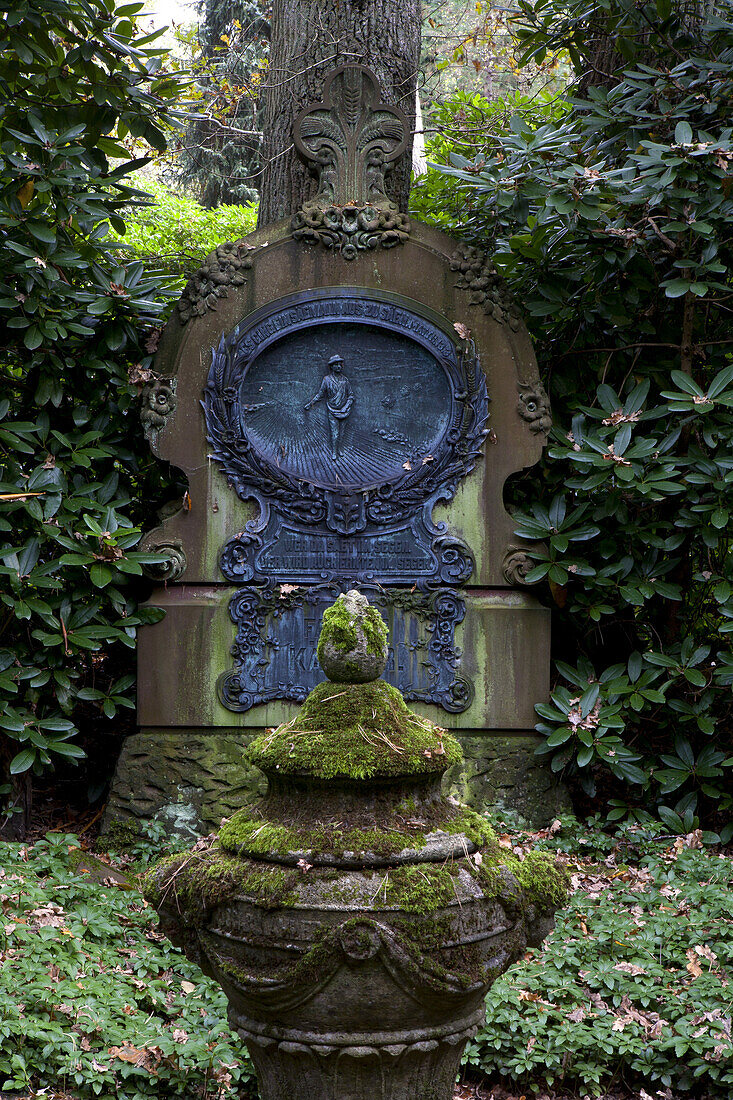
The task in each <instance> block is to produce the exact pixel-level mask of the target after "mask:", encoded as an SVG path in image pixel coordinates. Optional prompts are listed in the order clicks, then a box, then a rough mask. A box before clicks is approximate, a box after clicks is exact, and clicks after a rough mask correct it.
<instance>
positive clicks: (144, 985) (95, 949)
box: [0, 834, 255, 1100]
mask: <svg viewBox="0 0 733 1100" xmlns="http://www.w3.org/2000/svg"><path fill="white" fill-rule="evenodd" d="M80 854H81V852H80V846H79V841H78V839H77V838H76V837H74V836H71V835H64V834H49V835H48V837H47V839H45V840H41V841H38V842H37V843H36V844H34V845H32V846H30V847H24V846H21V845H17V844H16V845H12V844H6V845H3V847H2V850H1V852H0V867H1V870H0V902H1V903H2V911H3V915H2V934H1V935H0V958H1V959H2V968H1V976H0V988H1V991H2V993H1V996H0V1090H3V1091H6V1090H11V1091H14V1092H15V1091H16V1090H17V1091H20V1092H22V1093H24V1094H27V1093H31V1094H33V1095H35V1094H37V1093H38V1091H39V1090H42V1089H48V1090H52V1091H64V1092H65V1093H66V1094H67V1095H68V1096H70V1097H75V1098H79V1100H92V1098H95V1097H98V1098H99V1100H113V1098H118V1097H124V1098H125V1100H144V1098H148V1097H157V1096H161V1095H165V1096H182V1097H184V1096H185V1097H188V1098H193V1097H196V1098H200V1100H214V1098H216V1100H234V1098H236V1097H243V1096H254V1095H255V1091H254V1089H253V1087H251V1082H252V1079H253V1077H252V1071H251V1067H250V1065H249V1062H248V1061H247V1059H246V1057H245V1058H243V1057H242V1050H241V1046H240V1045H239V1044H238V1043H237V1042H236V1040H235V1039H234V1037H233V1036H232V1033H231V1031H230V1030H229V1027H228V1025H227V1022H226V998H225V997H224V994H223V993H222V992H221V991H220V990H219V988H218V987H217V986H216V985H215V984H214V983H213V982H211V981H210V980H209V979H207V978H205V977H204V976H203V975H202V974H201V972H200V971H199V970H198V968H197V967H195V966H193V965H192V964H190V963H189V962H188V961H187V960H186V958H185V956H184V955H182V954H181V953H180V952H179V951H177V950H176V949H175V948H173V947H172V946H171V945H170V943H169V942H168V940H167V939H166V938H165V936H163V934H162V933H161V932H159V931H158V928H157V925H158V921H157V917H156V916H155V914H154V913H153V911H152V910H151V909H150V908H149V907H148V906H147V904H146V902H145V901H144V900H143V898H142V897H141V895H140V894H139V893H138V892H137V890H136V889H134V888H131V887H129V886H128V884H127V883H125V882H124V880H121V881H115V880H113V878H111V877H110V878H108V879H105V873H104V868H103V867H102V868H101V875H98V876H97V877H98V878H99V877H101V882H98V881H93V880H92V879H91V877H90V875H89V874H88V873H86V872H85V871H83V870H80V869H79V867H78V857H79V856H80ZM95 873H96V872H95ZM109 874H110V875H112V874H113V871H112V869H111V868H110V870H109Z"/></svg>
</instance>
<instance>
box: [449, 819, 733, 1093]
mask: <svg viewBox="0 0 733 1100" xmlns="http://www.w3.org/2000/svg"><path fill="white" fill-rule="evenodd" d="M582 834H585V836H584V839H585V841H586V847H587V848H588V849H591V850H592V849H594V848H596V847H597V846H600V847H601V849H604V848H605V849H607V848H613V849H614V850H613V851H612V852H611V854H610V855H608V856H607V857H606V859H605V861H604V863H601V864H600V865H598V866H595V867H594V866H592V865H590V864H588V863H586V862H582V863H578V862H576V861H577V857H576V860H575V861H573V862H572V863H571V867H572V868H573V870H574V872H575V873H574V876H573V879H574V886H575V887H576V893H574V894H573V895H572V896H571V899H570V903H569V905H568V907H567V908H566V909H565V910H564V911H563V912H562V913H560V914H558V915H557V917H556V923H555V929H554V931H553V932H552V933H551V935H550V936H549V937H548V938H547V940H545V943H544V944H543V946H542V949H541V950H537V951H531V952H530V953H529V954H528V955H527V956H526V957H525V959H524V961H522V962H520V963H518V964H517V965H516V966H513V967H512V968H511V969H510V970H509V971H508V972H507V973H506V974H505V975H504V976H503V977H501V978H499V979H498V981H497V982H496V983H495V984H494V985H493V986H492V988H491V991H490V993H489V995H488V997H487V1018H486V1025H485V1027H484V1028H483V1029H482V1030H481V1031H479V1033H478V1035H477V1036H476V1038H475V1040H473V1041H472V1042H471V1043H469V1045H468V1048H467V1050H466V1055H465V1060H466V1061H467V1062H468V1064H470V1065H472V1066H476V1067H478V1068H480V1069H481V1070H482V1071H483V1072H484V1073H487V1074H491V1075H496V1074H497V1073H498V1074H501V1075H502V1076H504V1077H508V1078H509V1079H510V1080H512V1081H513V1082H516V1083H517V1084H522V1085H528V1084H530V1083H531V1084H532V1085H533V1086H534V1087H538V1084H539V1082H546V1083H547V1084H548V1085H550V1087H553V1086H554V1087H558V1086H559V1085H562V1086H563V1087H573V1088H577V1089H578V1090H579V1091H580V1092H582V1093H590V1094H591V1095H595V1096H600V1095H601V1094H605V1092H606V1090H607V1089H609V1088H610V1087H611V1085H612V1083H615V1082H617V1081H618V1079H619V1077H620V1078H622V1079H623V1080H624V1081H625V1083H626V1084H627V1085H628V1086H630V1087H633V1088H638V1087H639V1086H640V1085H642V1084H644V1085H646V1088H647V1089H649V1090H650V1091H654V1090H655V1089H658V1088H661V1087H665V1086H666V1087H668V1088H671V1089H672V1090H673V1091H674V1092H675V1094H677V1093H678V1092H683V1093H688V1092H694V1093H695V1094H696V1095H702V1094H703V1093H704V1095H706V1096H709V1097H721V1098H722V1097H728V1096H730V1094H731V1088H732V1086H733V1059H732V1058H731V1055H732V1054H733V1046H732V1045H731V1037H730V996H729V985H728V983H729V975H730V969H731V965H733V933H732V931H731V923H730V906H731V889H730V881H731V861H730V859H729V858H725V857H723V856H722V855H712V854H709V853H706V852H705V851H704V850H703V849H700V848H697V849H695V848H690V847H686V846H685V845H686V843H689V842H692V843H697V838H696V837H694V836H693V837H688V838H682V837H681V838H679V840H678V841H677V842H676V844H675V845H674V846H673V847H672V848H671V849H667V848H666V847H665V845H664V844H662V843H660V842H659V841H655V840H654V839H653V838H652V839H650V838H649V837H647V839H646V840H644V839H643V837H639V836H638V834H637V839H636V844H635V848H636V850H637V852H638V851H639V850H641V853H642V854H641V859H640V863H639V865H638V866H637V867H633V866H628V865H626V864H625V863H624V862H622V860H625V859H628V858H629V857H628V846H627V845H626V844H624V845H623V846H622V847H621V848H619V845H618V838H617V839H616V840H614V839H610V838H608V837H606V836H604V834H597V833H593V832H592V831H590V830H587V829H586V830H582V832H581V831H580V830H577V828H576V830H575V837H573V838H571V839H572V840H577V839H578V838H579V835H582ZM560 835H562V834H560ZM630 836H631V834H629V832H628V831H627V833H626V835H625V839H626V840H629V839H630ZM533 839H534V838H533ZM546 844H547V846H548V847H549V848H556V847H558V845H557V843H556V842H555V840H554V839H548V840H547V841H546ZM559 846H560V847H566V844H564V843H561V844H560V845H559Z"/></svg>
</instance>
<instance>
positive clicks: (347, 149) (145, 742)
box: [107, 65, 563, 832]
mask: <svg viewBox="0 0 733 1100" xmlns="http://www.w3.org/2000/svg"><path fill="white" fill-rule="evenodd" d="M405 132H406V131H405V122H404V119H403V117H402V115H401V113H400V112H399V111H398V110H397V109H395V108H394V107H391V106H388V105H386V104H384V103H382V101H381V96H380V90H379V87H378V85H377V82H376V79H375V78H374V76H373V74H372V73H371V72H370V71H369V70H368V69H366V68H364V67H362V66H359V65H347V66H341V67H339V68H338V69H335V70H333V71H332V72H331V73H330V74H329V76H328V77H327V78H326V81H325V85H324V90H323V100H322V102H320V103H317V104H312V105H311V106H309V107H307V108H306V109H305V110H304V111H302V112H301V113H300V115H299V116H298V117H297V119H296V121H295V125H294V142H295V146H296V148H297V150H298V152H299V154H300V155H301V156H302V157H303V158H304V159H305V160H306V162H307V163H308V164H309V165H310V166H311V168H312V170H313V171H314V173H316V174H317V175H318V178H319V188H318V193H317V195H316V197H315V198H314V199H313V200H312V201H310V202H308V203H306V204H305V205H304V207H303V208H302V209H301V210H299V211H297V212H296V214H295V215H294V216H293V217H292V218H291V219H289V220H286V221H283V222H280V223H277V224H275V225H270V226H268V227H266V228H265V229H260V230H258V231H257V232H255V233H252V234H250V235H249V236H248V237H246V238H244V239H243V240H241V241H237V242H235V243H233V244H223V245H221V246H220V247H219V248H217V249H216V251H215V252H214V253H212V255H211V256H210V257H209V258H208V259H207V261H206V263H205V264H204V265H203V266H202V268H201V270H200V271H199V272H198V273H197V275H196V276H195V277H194V278H193V279H192V280H191V281H190V282H189V284H188V286H187V287H186V289H185V291H184V293H183V295H182V297H181V299H180V301H179V302H178V304H177V308H176V311H175V314H174V316H173V318H172V319H171V321H170V323H169V324H168V326H167V328H166V330H165V332H164V334H163V337H162V340H161V344H160V350H159V353H158V356H157V360H156V373H157V381H156V382H155V383H154V384H153V385H152V386H151V387H149V389H148V390H147V391H146V393H145V395H144V410H143V418H144V423H145V426H146V432H147V434H148V437H149V439H150V442H151V445H152V448H153V451H154V452H155V454H156V455H158V456H159V457H160V458H161V459H165V460H166V461H168V462H170V463H171V464H172V465H173V466H175V467H177V468H179V469H181V470H182V471H184V473H185V475H186V477H187V478H188V485H189V488H188V492H187V494H186V497H185V503H184V506H183V507H182V508H181V510H180V511H179V512H178V513H177V514H175V515H173V516H170V517H169V518H167V519H166V520H165V521H164V522H163V523H162V524H161V526H160V527H159V528H157V529H156V530H154V531H152V532H150V533H149V534H148V536H147V538H146V540H145V543H144V545H145V548H146V549H149V550H155V551H156V552H160V553H165V554H166V555H167V559H168V560H167V563H166V565H165V566H164V567H161V568H160V569H159V573H158V576H159V580H160V581H161V582H163V583H162V584H161V586H160V588H159V589H158V590H157V591H156V592H155V595H154V597H153V599H152V603H153V604H155V605H156V606H159V607H162V608H164V610H165V612H166V614H165V617H164V618H163V619H162V621H161V622H159V623H157V624H156V625H154V626H148V627H145V628H144V629H143V630H141V632H140V638H139V650H138V652H139V686H138V699H139V702H138V722H139V726H140V732H139V734H137V735H135V736H132V737H130V738H129V739H128V740H127V742H126V743H125V746H124V749H123V753H122V756H121V759H120V763H119V766H118V771H117V775H116V778H115V783H114V787H113V792H112V797H111V801H110V805H109V808H108V815H107V820H108V822H109V821H110V820H112V819H114V818H124V817H129V816H136V817H149V816H158V817H161V818H162V819H164V820H166V819H167V820H168V821H169V822H170V823H171V824H172V825H174V826H175V827H177V828H179V829H186V828H190V829H191V831H193V832H200V831H208V829H209V828H211V827H212V826H214V825H217V824H218V822H219V820H220V819H221V817H222V816H226V815H227V814H230V813H231V812H233V811H234V810H235V809H237V808H238V807H239V806H240V805H242V804H243V802H244V801H245V800H246V799H247V797H248V792H249V791H251V790H252V789H253V787H256V786H257V784H258V783H259V782H260V779H259V776H258V773H254V774H253V773H251V772H249V773H248V772H247V770H246V768H245V765H244V764H243V763H242V761H241V749H242V745H243V744H244V743H245V742H246V741H247V740H248V739H251V737H252V736H254V735H256V734H258V733H260V732H261V731H262V730H263V728H266V727H270V726H274V725H277V724H279V723H280V722H282V721H284V720H287V719H288V718H289V717H290V716H291V715H292V714H294V713H295V710H296V707H297V705H298V704H300V703H302V702H303V700H304V699H305V698H306V696H307V694H308V693H309V691H311V690H312V688H313V687H314V686H315V685H316V683H318V682H319V681H320V680H321V679H322V678H323V674H322V672H321V670H320V668H319V666H318V663H317V660H316V658H315V648H316V641H317V638H318V633H319V629H320V621H321V616H322V613H323V610H324V608H325V607H327V606H329V605H330V604H331V603H332V602H333V600H334V598H335V597H336V595H337V594H338V593H339V592H345V591H347V590H348V589H351V588H354V587H356V588H358V589H359V590H360V591H361V592H362V593H363V594H364V595H366V596H367V597H368V599H369V601H370V602H371V603H373V604H375V605H376V606H377V607H378V608H379V610H380V611H381V613H382V614H383V616H384V617H385V619H386V621H387V623H388V626H389V633H390V638H391V646H390V652H389V659H388V664H387V670H386V672H385V678H386V679H387V680H389V681H390V682H391V683H393V684H394V685H395V686H397V687H398V688H399V689H400V691H401V692H402V693H403V694H404V696H405V698H406V699H407V700H408V701H410V702H411V703H414V704H415V705H416V709H417V710H418V711H420V712H421V713H423V714H425V715H426V716H428V717H430V718H431V719H432V720H433V721H435V722H437V723H438V724H440V725H442V726H443V727H445V728H448V729H450V730H451V731H452V732H454V733H456V734H457V736H458V737H459V739H460V740H461V743H462V746H463V749H464V753H465V757H466V764H465V765H464V768H463V770H462V772H461V773H460V774H454V775H452V776H450V781H451V782H452V783H453V785H454V786H457V787H458V788H459V789H460V793H461V796H462V797H463V799H464V801H467V802H468V803H470V804H472V805H474V806H478V807H483V806H485V805H489V804H493V805H497V804H498V805H503V806H505V807H507V808H512V809H515V810H517V811H518V812H520V813H522V814H523V815H525V816H526V817H528V818H530V819H533V820H538V819H543V818H544V819H547V818H548V817H549V816H550V815H552V814H554V813H555V812H557V810H558V809H559V808H560V807H561V804H562V797H563V796H562V794H561V793H560V792H559V791H558V789H557V788H556V787H555V786H554V784H553V780H552V777H551V775H550V773H549V772H548V771H546V770H545V768H544V767H543V766H540V764H539V761H538V758H536V757H534V756H533V750H534V747H535V745H536V744H537V737H536V735H535V734H534V732H533V726H534V723H535V714H534V703H535V702H539V701H541V700H543V699H545V698H546V697H547V694H548V687H549V683H548V681H549V641H550V639H549V631H550V623H549V618H550V615H549V611H548V610H547V609H546V608H544V607H543V606H542V605H541V604H540V603H539V602H538V601H537V600H536V599H535V598H534V597H533V596H532V595H531V594H530V592H529V591H528V590H527V588H526V586H525V585H524V583H523V582H524V577H525V575H526V573H527V572H528V570H529V569H530V568H531V562H530V561H529V559H528V557H527V555H526V552H525V550H524V548H523V546H522V543H521V540H520V539H518V538H517V537H516V536H515V535H514V533H513V524H512V519H511V516H510V515H509V514H508V513H507V511H506V509H505V507H504V504H503V499H502V493H503V487H504V483H505V481H506V479H507V477H509V475H511V474H512V473H514V472H516V471H518V470H521V469H522V468H524V467H527V466H531V465H532V464H534V463H535V462H536V461H537V460H538V458H539V457H540V454H541V451H542V447H543V445H544V443H545V440H546V436H547V432H548V430H549V427H550V423H551V421H550V414H549V405H548V400H547V396H546V394H545V393H544V391H543V389H542V385H541V383H540V381H539V377H538V373H537V366H536V362H535V358H534V354H533V351H532V347H531V344H530V340H529V337H528V334H527V332H526V330H525V328H524V326H523V324H522V321H521V317H520V314H519V312H518V310H517V307H516V305H515V304H514V302H513V301H512V299H511V297H510V296H509V294H508V292H507V290H506V288H505V286H504V284H503V283H502V281H501V279H500V278H499V276H498V275H497V273H496V271H495V269H494V267H493V265H492V263H491V258H490V257H489V256H487V255H484V254H483V253H481V252H480V251H478V250H476V249H474V248H472V247H470V246H467V245H465V244H460V243H458V242H456V241H455V240H453V239H451V238H450V237H448V236H446V235H445V234H443V233H440V232H438V231H436V230H434V229H432V228H430V227H428V226H426V225H423V224H420V223H417V222H415V221H411V220H410V219H408V217H407V215H406V214H405V213H404V212H401V211H399V210H397V209H396V207H395V206H394V205H393V204H392V203H391V202H390V200H389V199H388V198H387V196H386V195H385V191H384V176H385V173H386V172H387V171H389V168H390V165H391V164H392V163H393V162H394V161H395V160H396V159H397V158H398V157H399V155H400V153H401V152H402V150H403V148H404V145H405Z"/></svg>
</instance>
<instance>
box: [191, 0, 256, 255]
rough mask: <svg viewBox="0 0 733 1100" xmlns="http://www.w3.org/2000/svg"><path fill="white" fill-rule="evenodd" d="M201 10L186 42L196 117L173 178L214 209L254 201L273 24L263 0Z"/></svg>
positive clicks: (213, 1) (230, 0)
mask: <svg viewBox="0 0 733 1100" xmlns="http://www.w3.org/2000/svg"><path fill="white" fill-rule="evenodd" d="M199 10H200V12H201V22H200V24H199V26H198V27H197V28H196V29H195V31H194V33H193V36H189V40H188V42H187V43H186V44H187V45H188V46H189V48H191V49H192V51H193V60H192V65H191V68H192V72H193V75H194V89H193V100H194V103H195V106H196V108H197V113H196V114H195V115H192V117H191V119H190V120H189V122H188V124H187V126H186V129H185V132H184V134H183V136H182V138H181V140H180V142H179V143H178V147H177V149H176V159H175V166H174V169H173V173H172V174H173V175H175V177H176V179H177V181H178V182H179V183H182V184H183V185H184V186H185V187H186V188H189V189H191V190H192V191H193V192H194V193H195V194H196V197H197V198H198V199H200V201H201V203H202V204H203V205H204V206H205V207H207V208H209V209H211V208H214V207H216V206H219V205H220V204H222V203H248V202H252V201H253V200H254V199H256V198H257V193H258V191H259V185H260V179H261V173H262V162H261V156H260V150H261V142H262V128H263V114H264V109H263V100H262V88H263V82H264V78H265V76H266V73H267V57H268V53H269V42H270V19H269V5H268V4H266V3H263V2H262V0H201V3H200V5H199ZM179 39H180V35H179ZM217 243H220V242H217Z"/></svg>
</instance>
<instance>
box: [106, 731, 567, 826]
mask: <svg viewBox="0 0 733 1100" xmlns="http://www.w3.org/2000/svg"><path fill="white" fill-rule="evenodd" d="M261 732H262V730H261V729H249V730H247V731H246V732H236V731H232V732H229V733H223V732H222V733H199V734H196V733H194V734H189V733H188V732H183V731H181V730H157V731H143V732H142V733H140V734H138V735H136V736H134V737H130V738H128V740H127V741H126V742H125V747H124V749H123V752H122V756H121V758H120V762H119V765H118V769H117V774H116V776H115V781H114V784H113V788H112V795H111V798H110V802H109V806H108V808H107V812H106V814H105V820H104V827H105V830H106V829H107V828H109V825H110V824H111V823H112V822H113V821H115V820H117V821H125V820H130V819H150V818H154V819H157V820H162V821H165V822H167V823H169V824H170V825H171V827H172V828H173V829H175V831H176V832H179V833H182V834H183V835H184V836H187V835H191V836H206V835H208V833H210V832H211V830H212V829H214V828H216V827H218V825H219V823H220V821H221V820H222V818H224V817H229V816H231V814H233V813H235V812H236V810H238V809H240V808H241V807H242V806H245V805H248V804H249V803H250V802H251V801H253V800H254V799H256V798H258V797H260V796H261V795H262V794H263V793H264V791H265V787H266V781H265V779H264V777H263V775H262V773H261V772H260V771H259V770H258V769H257V768H254V767H252V766H251V765H250V764H248V763H247V762H246V761H245V759H244V756H243V752H242V749H243V746H244V745H246V744H249V742H250V741H251V740H252V739H253V738H254V737H256V736H257V735H258V734H260V733H261ZM455 732H456V736H457V737H458V740H459V741H460V743H461V747H462V749H463V753H464V759H463V761H462V762H461V763H460V764H457V765H456V766H455V767H453V768H451V770H450V771H449V772H448V774H447V776H446V779H445V780H444V789H445V791H446V793H449V794H452V795H454V796H455V797H457V798H459V799H460V801H462V802H464V803H465V804H466V805H468V806H471V807H472V808H473V809H476V810H478V811H479V812H481V811H483V810H486V809H495V810H502V811H510V812H511V813H513V814H516V815H518V816H519V817H521V818H523V819H525V820H526V821H527V822H528V823H530V824H532V825H536V826H538V827H541V826H544V825H547V824H548V823H549V822H550V821H552V819H553V818H555V817H557V815H558V814H560V813H564V812H566V811H567V810H569V809H570V800H569V797H568V794H567V791H566V789H565V788H564V787H563V785H562V784H560V783H558V782H557V779H556V777H555V776H554V775H553V774H552V772H551V771H550V769H549V768H548V767H547V765H546V764H544V763H543V762H542V761H541V760H540V759H539V758H538V757H536V756H535V755H534V750H535V748H536V746H537V745H538V744H539V743H540V738H539V737H537V735H536V734H533V733H530V732H525V733H516V734H505V735H501V734H492V733H481V734H480V735H476V734H470V733H465V732H463V731H461V730H457V731H455Z"/></svg>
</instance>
